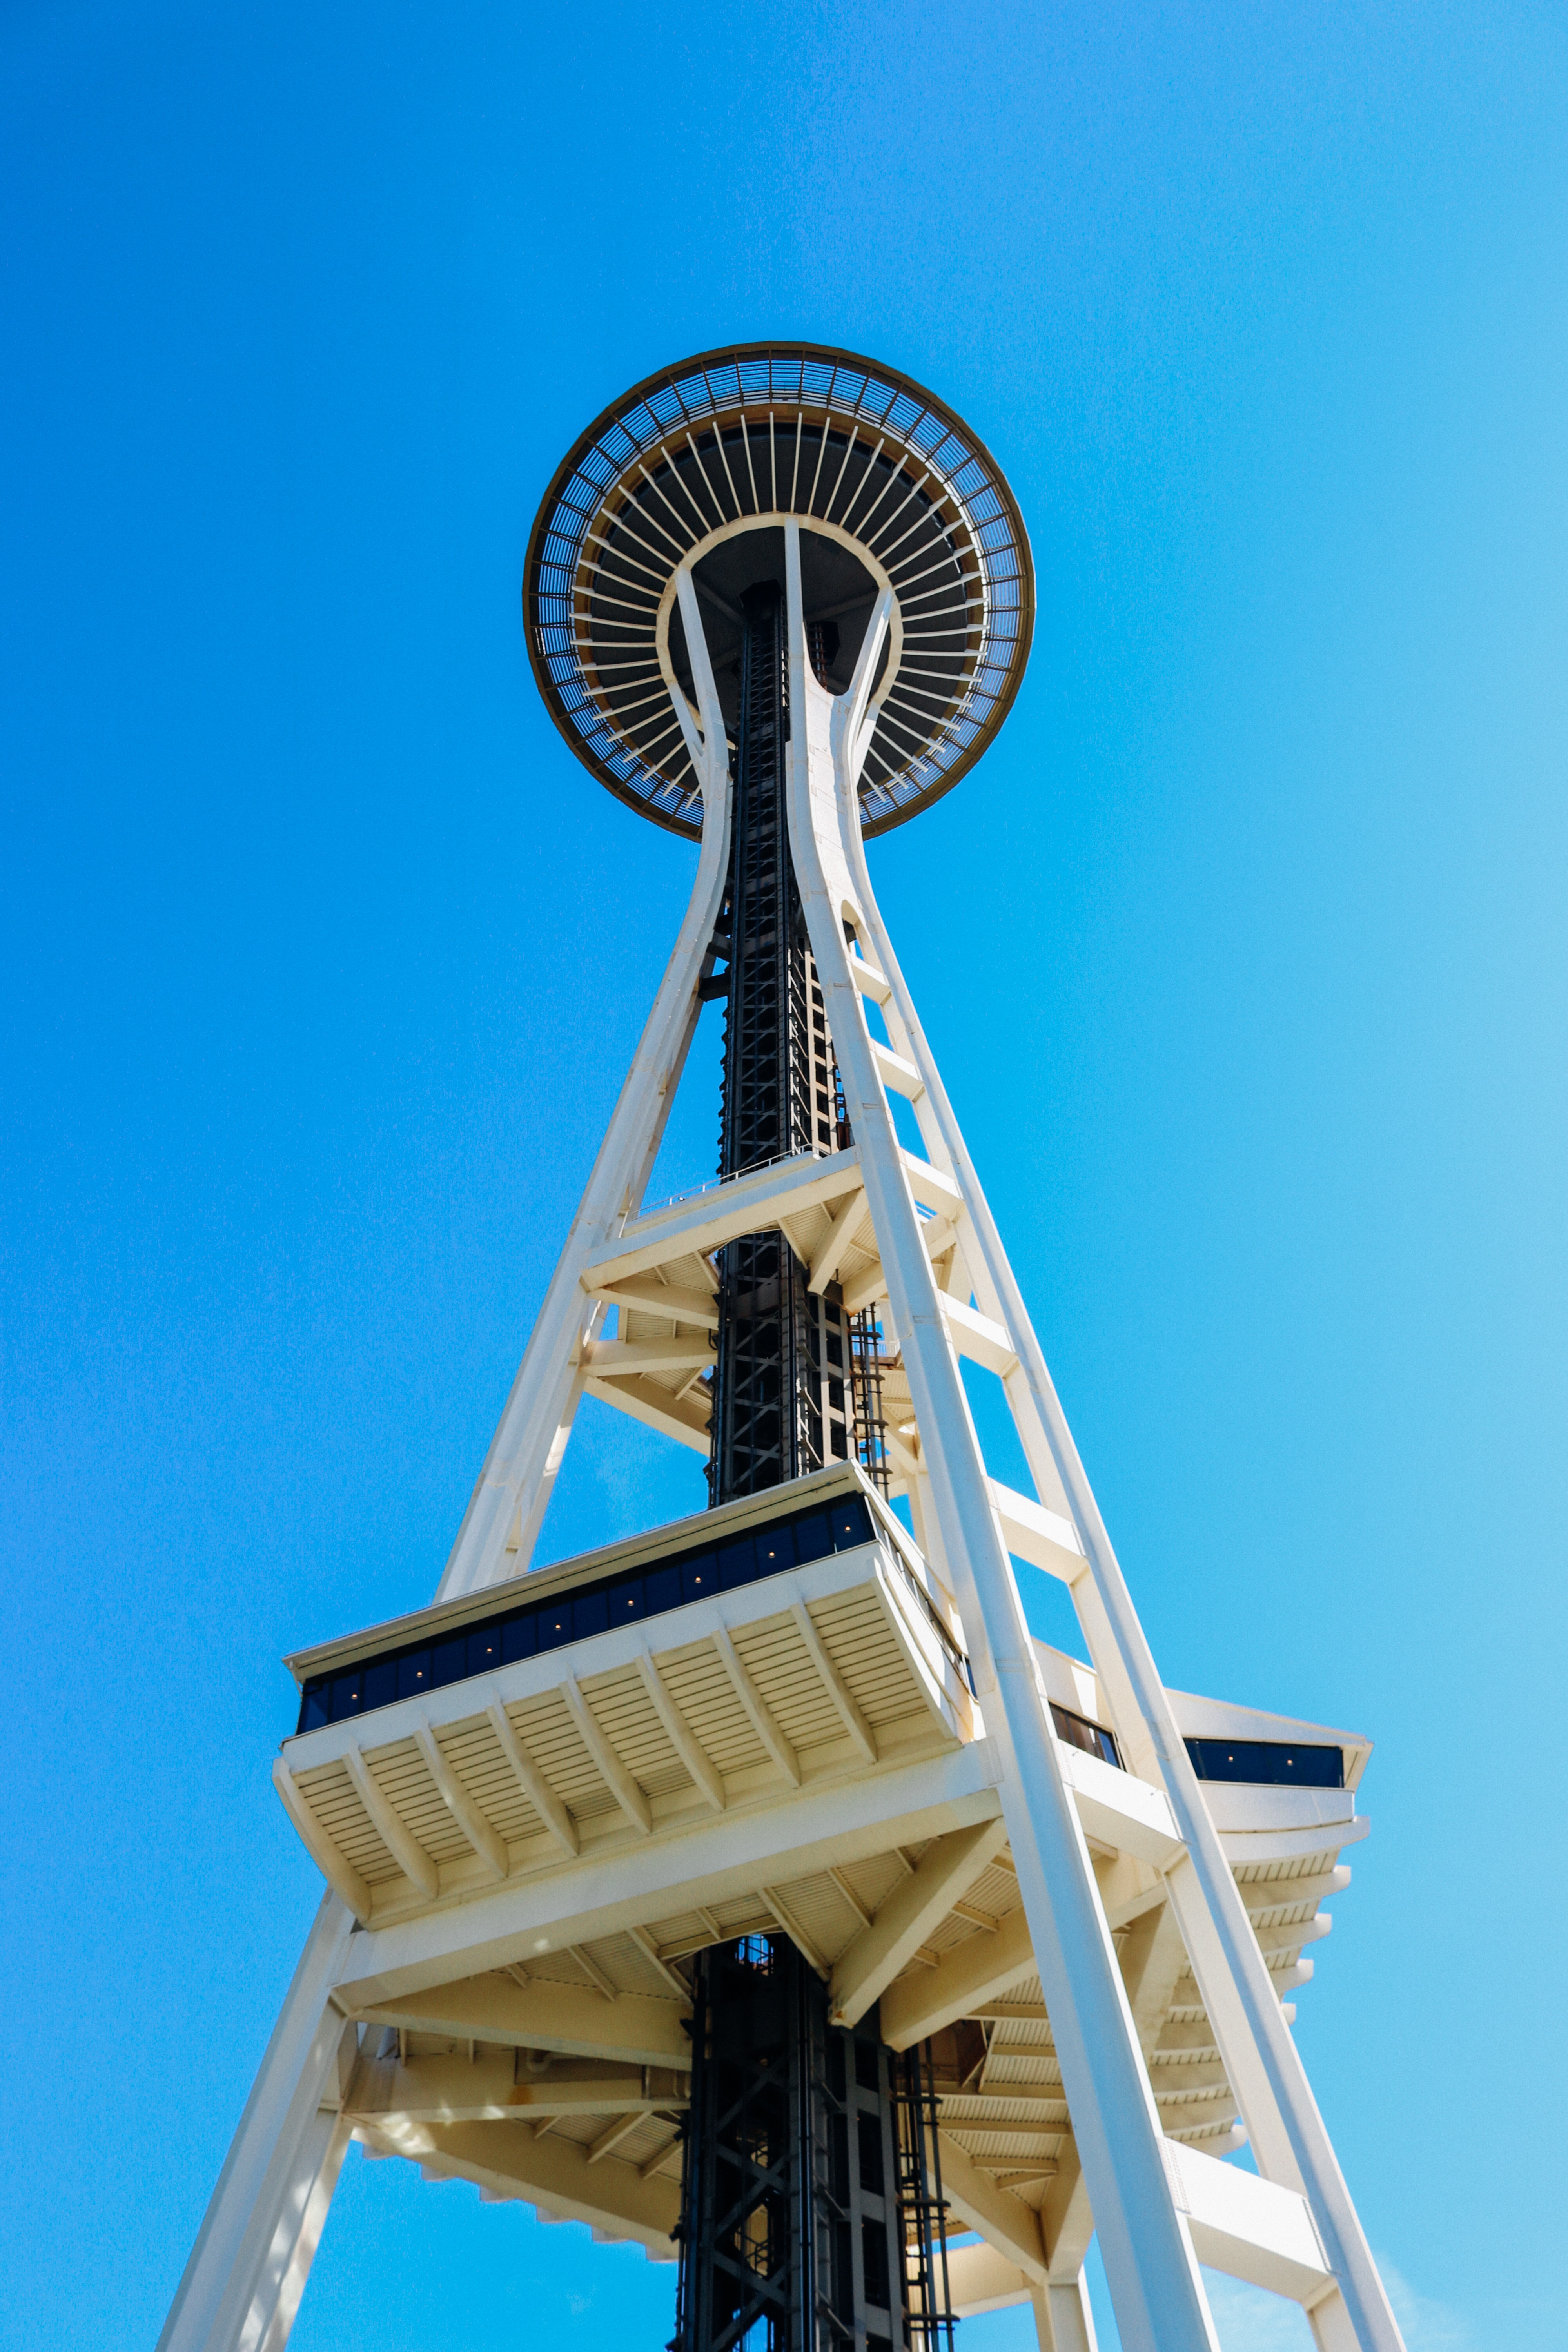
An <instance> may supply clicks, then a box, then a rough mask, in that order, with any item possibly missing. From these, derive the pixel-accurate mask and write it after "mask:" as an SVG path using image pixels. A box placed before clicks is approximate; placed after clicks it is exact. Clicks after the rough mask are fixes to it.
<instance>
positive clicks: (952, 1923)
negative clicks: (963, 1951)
mask: <svg viewBox="0 0 1568 2352" xmlns="http://www.w3.org/2000/svg"><path fill="white" fill-rule="evenodd" d="M994 1933H995V1930H994V1928H992V1927H976V1926H975V1924H974V1922H973V1919H963V1918H961V1917H960V1916H959V1914H958V1913H957V1912H956V1911H950V1912H949V1913H948V1915H947V1916H946V1918H945V1919H943V1920H942V1923H941V1924H940V1926H938V1927H933V1928H932V1929H931V1933H930V1935H929V1936H928V1937H926V1939H925V1940H926V1945H927V1948H928V1949H930V1950H931V1951H933V1952H951V1951H953V1950H955V1949H956V1948H957V1947H958V1946H959V1945H960V1944H968V1943H973V1940H974V1938H975V1937H977V1936H981V1937H985V1938H986V1940H987V1941H989V1940H990V1938H991V1937H993V1936H994Z"/></svg>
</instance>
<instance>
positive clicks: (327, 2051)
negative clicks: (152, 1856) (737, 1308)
mask: <svg viewBox="0 0 1568 2352" xmlns="http://www.w3.org/2000/svg"><path fill="white" fill-rule="evenodd" d="M683 594H684V597H685V599H686V601H688V602H689V604H691V609H692V613H693V614H695V610H696V606H695V599H694V597H693V596H692V592H691V587H690V583H689V580H686V581H684V582H683ZM692 634H693V638H694V641H695V644H696V646H697V656H696V658H697V662H698V683H699V694H700V702H701V712H702V727H701V730H700V731H699V730H698V729H696V728H690V733H691V740H692V742H693V745H694V756H695V757H696V758H697V761H698V770H699V773H700V775H701V776H702V777H703V778H704V782H705V792H704V799H703V829H702V847H701V851H700V856H699V859H698V866H697V879H696V883H695V885H694V887H693V889H692V893H691V899H690V903H689V906H688V908H687V910H686V915H685V918H684V919H683V921H682V923H681V927H680V930H679V935H678V937H677V940H676V943H675V948H674V950H673V952H672V954H671V956H670V959H669V962H668V966H667V968H666V971H665V974H664V978H663V980H662V981H661V982H660V983H659V989H658V995H657V996H656V997H655V999H654V1004H653V1010H652V1012H651V1013H649V1015H648V1019H647V1025H646V1026H645V1028H644V1030H643V1034H642V1038H641V1040H640V1042H639V1044H638V1046H637V1054H636V1055H635V1057H634V1059H633V1062H632V1066H631V1069H630V1071H629V1073H628V1075H627V1077H626V1084H625V1086H624V1087H622V1089H621V1094H620V1099H619V1100H618V1102H617V1103H616V1109H615V1113H614V1116H613V1117H612V1118H611V1121H610V1125H609V1128H608V1130H607V1131H606V1133H605V1140H604V1142H603V1144H602V1145H601V1146H600V1148H599V1154H598V1158H597V1159H596V1160H595V1163H594V1171H593V1173H592V1175H591V1176H590V1178H589V1181H588V1187H587V1190H586V1192H584V1196H583V1200H582V1202H581V1205H580V1206H579V1208H578V1211H577V1214H576V1217H575V1219H574V1222H573V1225H572V1230H571V1233H570V1234H568V1236H567V1240H566V1246H565V1248H564V1249H563V1252H562V1254H561V1259H560V1263H559V1264H558V1265H557V1266H556V1269H555V1273H554V1276H553V1277H552V1281H551V1285H550V1288H549V1291H548V1292H547V1294H546V1296H545V1301H544V1305H543V1307H542V1310H541V1312H540V1317H539V1320H538V1322H537V1324H536V1325H535V1326H534V1329H533V1333H532V1336H531V1339H530V1340H529V1343H528V1349H527V1351H526V1353H525V1354H524V1357H523V1360H522V1364H521V1369H520V1370H519V1372H518V1375H517V1379H516V1381H514V1382H513V1385H512V1391H511V1394H510V1397H509V1398H508V1400H507V1405H506V1410H505V1412H504V1413H503V1414H502V1416H501V1422H500V1427H499V1428H498V1430H497V1432H496V1434H495V1437H494V1439H493V1440H492V1442H491V1445H490V1450H489V1454H488V1455H487V1457H486V1461H485V1467H484V1470H483V1472H482V1473H481V1475H480V1477H479V1484H478V1486H476V1487H475V1489H474V1493H473V1496H472V1497H471V1499H470V1501H469V1504H468V1510H467V1511H466V1513H465V1514H464V1517H463V1523H462V1526H461V1528H459V1529H458V1540H457V1542H456V1544H455V1545H454V1547H453V1550H452V1556H451V1559H449V1560H448V1562H447V1570H446V1574H445V1575H444V1577H443V1578H442V1580H441V1585H440V1589H439V1592H438V1594H437V1598H438V1599H448V1598H450V1597H452V1596H453V1595H454V1594H457V1593H461V1592H467V1591H472V1590H474V1589H475V1588H476V1587H478V1586H481V1585H485V1584H489V1583H493V1582H495V1581H496V1580H499V1579H500V1578H502V1577H506V1576H511V1575H517V1574H519V1573H521V1570H523V1569H525V1568H526V1567H527V1565H528V1560H529V1555H530V1552H531V1549H532V1545H533V1541H534V1538H535V1537H536V1535H537V1533H538V1530H539V1525H540V1521H541V1520H542V1517H543V1516H544V1509H545V1506H546V1504H547V1503H548V1501H549V1498H550V1490H551V1487H552V1484H553V1482H554V1478H555V1474H556V1472H557V1470H558V1469H559V1467H560V1465H561V1460H562V1457H563V1454H564V1453H565V1450H566V1442H567V1440H568V1438H569V1437H570V1434H571V1429H572V1420H573V1416H574V1412H575V1411H576V1407H577V1402H578V1400H579V1398H580V1396H581V1393H582V1372H581V1369H580V1356H581V1349H582V1346H583V1343H584V1341H585V1340H586V1339H590V1338H591V1337H592V1336H593V1334H594V1332H595V1330H596V1328H597V1327H598V1324H599V1322H600V1320H601V1319H602V1318H603V1314H604V1309H603V1307H600V1306H598V1305H597V1304H596V1303H595V1301H594V1300H592V1299H590V1298H588V1297H587V1296H586V1294H585V1293H584V1290H583V1288H582V1286H581V1279H580V1277H581V1275H582V1270H583V1265H584V1260H585V1258H586V1255H587V1253H588V1251H589V1250H590V1249H591V1248H592V1247H593V1246H594V1245H595V1243H597V1242H599V1241H602V1240H604V1239H605V1237H606V1236H607V1235H608V1234H612V1233H614V1232H615V1231H616V1230H617V1229H618V1227H619V1226H620V1225H621V1224H622V1223H624V1222H625V1220H626V1217H627V1216H629V1215H631V1214H633V1213H635V1212H636V1210H637V1205H638V1203H639V1202H640V1201H641V1198H642V1194H643V1190H644V1187H645V1186H646V1185H647V1179H648V1174H649V1171H650V1170H651V1169H652V1166H653V1163H654V1160H655V1159H656V1157H657V1156H658V1145H659V1139H660V1138H661V1136H662V1135H663V1132H664V1124H665V1119H666V1117H667V1116H668V1109H669V1106H670V1103H671V1101H672V1100H673V1098H674V1094H675V1088H676V1087H677V1085H678V1083H679V1077H680V1073H681V1070H682V1068H683V1066H684V1065H685V1061H686V1056H687V1054H688V1052H689V1048H690V1045H691V1038H692V1034H693V1032H694V1030H695V1028H696V1025H697V1017H698V1014H699V1013H700V1010H701V1002H700V997H699V995H698V982H699V980H700V976H701V970H702V965H703V961H704V959H705V957H706V956H707V953H708V946H709V941H710V940H711V938H712V935H713V928H714V921H715V919H716V917H717V915H718V912H719V908H720V906H721V902H722V898H723V892H724V886H725V880H726V866H727V859H728V853H729V790H728V749H727V746H726V743H725V738H724V727H723V719H722V716H721V712H720V709H719V698H718V695H717V693H716V692H715V690H714V687H713V680H712V674H711V671H710V669H709V667H708V663H707V652H706V647H705V646H704V645H703V642H702V637H701V632H700V627H699V626H698V625H696V623H695V620H693V624H692ZM683 717H684V721H685V723H686V724H687V725H688V726H689V727H690V720H689V714H683ZM509 1538H510V1540H509ZM352 1929H353V1916H352V1915H351V1913H350V1912H349V1910H348V1908H347V1906H345V1905H344V1904H343V1903H342V1902H341V1901H340V1900H339V1898H338V1897H337V1896H336V1895H327V1896H326V1898H325V1899H324V1900H323V1902H322V1905H321V1910H320V1911H319V1913H318V1914H317V1917H316V1924H315V1926H314V1927H313V1928H312V1929H311V1932H310V1939H309V1941H308V1942H307V1944H306V1946H305V1951H304V1955H303V1957H302V1958H301V1959H300V1965H299V1968H298V1969H296V1971H295V1975H294V1980H293V1983H292V1984H291V1985H290V1987H289V1996H288V1999H287V2000H286V2001H285V2003H284V2005H283V2011H282V2014H281V2016H280V2017H279V2021H278V2024H277V2027H276V2029H275V2030H274V2032H273V2036H272V2040H271V2042H270V2043H269V2044H268V2052H267V2055H266V2057H265V2059H264V2060H263V2061H262V2065H261V2070H260V2072H259V2074H258V2076H257V2078H256V2084H255V2086H254V2088H253V2089H252V2091H251V2095H250V2099H249V2102H248V2104H247V2107H246V2110H245V2114H244V2116H242V2118H241V2120H240V2125H239V2129H238V2130H237V2133H236V2134H235V2137H234V2142H233V2145H232V2147H230V2149H229V2152H228V2157H227V2158H226V2162H225V2165H224V2168H223V2171H222V2172H221V2174H220V2175H219V2177H218V2183H217V2187H216V2189H214V2191H213V2195H212V2201H211V2203H210V2204H209V2206H208V2208H207V2212H206V2218H205V2221H203V2223H202V2228H201V2232H200V2235H199V2236H198V2237H197V2240H196V2243H195V2249H194V2251H193V2252H192V2255H191V2259H190V2261H189V2263H187V2264H186V2266H185V2273H184V2277H183V2278H182V2280H181V2282H180V2285H179V2289H178V2292H177V2293H176V2294H175V2297H174V2305H173V2307H172V2309H171V2311H170V2313H169V2317H168V2320H167V2322H166V2323H165V2326H164V2328H163V2334H162V2336H160V2337H159V2339H158V2352H282V2347H283V2346H284V2345H285V2344H286V2343H287V2341H288V2337H289V2328H290V2327H291V2326H292V2325H293V2320H294V2315H295V2312H296V2311H297V2309H298V2308H299V2304H300V2295H301V2294H302V2293H303V2291H304V2285H305V2280H306V2277H307V2275H308V2273H309V2271H310V2262H311V2259H312V2257H313V2255H314V2253H315V2250H316V2245H317V2242H318V2241H319V2240H320V2237H321V2229H322V2226H323V2224H324V2222H325V2221H326V2217H327V2210H328V2207H329V2206H330V2204H331V2197H332V2190H333V2189H334V2188H335V2187H336V2184H337V2178H338V2173H339V2170H340V2169H341V2168H342V2159H343V2155H344V2152H345V2150H346V2147H347V2145H348V2134H347V2131H346V2129H345V2127H344V2126H342V2122H341V2119H340V2117H339V2116H338V2114H337V2112H336V2109H337V2105H338V2097H337V2093H338V2088H339V2086H338V2084H337V2082H336V2075H335V2070H336V2069H337V2066H338V2060H339V2052H340V2046H341V2044H342V2042H343V2038H344V2036H345V2034H352V2032H353V2028H352V2027H346V2026H345V2025H344V2023H343V2021H342V2018H341V2017H340V2016H339V2015H338V2012H337V2011H336V2010H334V2009H333V2008H332V2007H331V2000H330V1998H329V1996H330V1994H331V1987H332V1985H333V1983H334V1982H335V1980H336V1975H337V1969H338V1963H339V1961H340V1959H341V1958H342V1951H343V1948H344V1946H345V1945H346V1943H347V1940H348V1937H349V1935H350V1933H351V1931H352Z"/></svg>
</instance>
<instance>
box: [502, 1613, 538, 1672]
mask: <svg viewBox="0 0 1568 2352" xmlns="http://www.w3.org/2000/svg"><path fill="white" fill-rule="evenodd" d="M538 1638H539V1625H538V1621H537V1619H536V1618H535V1616H534V1613H533V1611H532V1610H531V1609H520V1610H519V1612H518V1613H517V1615H516V1616H515V1617H509V1618H508V1619H507V1621H506V1622H505V1624H504V1625H503V1626H502V1627H501V1629H500V1651H501V1664H503V1665H506V1666H510V1665H515V1664H516V1663H517V1661H518V1659H519V1658H531V1657H532V1655H533V1653H534V1650H535V1648H536V1646H537V1643H538Z"/></svg>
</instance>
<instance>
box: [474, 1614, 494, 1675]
mask: <svg viewBox="0 0 1568 2352" xmlns="http://www.w3.org/2000/svg"><path fill="white" fill-rule="evenodd" d="M500 1663H501V1648H500V1622H496V1623H494V1624H490V1625H473V1626H470V1627H469V1629H468V1664H467V1668H466V1671H467V1672H468V1674H470V1675H488V1674H491V1673H493V1672H494V1670H495V1668H496V1667H497V1666H499V1665H500Z"/></svg>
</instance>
